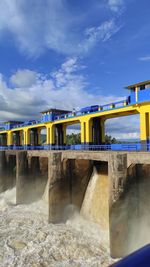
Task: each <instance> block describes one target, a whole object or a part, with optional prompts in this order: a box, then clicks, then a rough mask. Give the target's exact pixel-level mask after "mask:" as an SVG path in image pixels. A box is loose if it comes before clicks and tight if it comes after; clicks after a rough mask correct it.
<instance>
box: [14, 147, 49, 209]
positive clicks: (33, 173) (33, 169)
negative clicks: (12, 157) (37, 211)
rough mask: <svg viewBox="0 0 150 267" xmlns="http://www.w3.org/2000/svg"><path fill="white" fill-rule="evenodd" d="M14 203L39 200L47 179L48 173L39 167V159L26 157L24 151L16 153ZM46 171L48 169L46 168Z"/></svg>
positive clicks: (40, 164)
mask: <svg viewBox="0 0 150 267" xmlns="http://www.w3.org/2000/svg"><path fill="white" fill-rule="evenodd" d="M16 162H17V164H16V202H17V204H24V203H31V202H33V201H36V200H38V199H40V198H41V197H42V195H43V193H44V190H45V186H46V183H47V179H48V175H47V173H48V171H46V170H44V169H43V168H42V170H41V166H42V163H40V162H41V159H40V158H39V157H31V158H30V157H28V156H27V152H26V151H21V152H18V153H17V159H16ZM47 169H48V167H47Z"/></svg>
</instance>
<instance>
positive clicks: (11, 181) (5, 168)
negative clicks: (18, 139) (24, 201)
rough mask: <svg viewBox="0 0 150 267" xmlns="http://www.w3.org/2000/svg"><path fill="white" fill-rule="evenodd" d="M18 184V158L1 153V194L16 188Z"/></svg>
mask: <svg viewBox="0 0 150 267" xmlns="http://www.w3.org/2000/svg"><path fill="white" fill-rule="evenodd" d="M15 183H16V157H15V155H6V153H5V151H0V192H4V191H6V190H7V189H10V188H12V187H14V186H15Z"/></svg>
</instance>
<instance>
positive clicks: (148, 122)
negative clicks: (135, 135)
mask: <svg viewBox="0 0 150 267" xmlns="http://www.w3.org/2000/svg"><path fill="white" fill-rule="evenodd" d="M149 83H150V81H149ZM132 88H133V86H129V87H128V89H132ZM138 90H139V84H136V85H135V99H136V101H135V103H133V104H128V103H127V102H126V101H124V103H123V106H122V107H120V108H114V106H113V104H112V105H110V109H108V110H102V109H101V108H99V109H98V111H96V112H92V113H89V114H88V113H87V114H84V115H80V116H72V117H67V118H63V119H58V120H54V121H48V122H45V123H39V124H33V125H28V126H24V127H17V128H13V129H12V130H5V131H4V130H3V131H0V136H6V140H7V146H11V145H13V134H14V133H17V132H19V136H20V144H21V145H25V146H26V145H30V144H31V138H30V132H31V131H32V130H34V129H37V131H38V143H40V133H41V130H42V129H45V130H46V144H47V145H51V144H55V129H56V128H57V126H58V125H59V126H60V125H62V129H63V133H64V134H63V143H64V144H65V143H66V128H67V127H68V126H69V125H72V124H80V126H81V143H84V144H86V143H91V142H92V134H93V133H92V125H93V120H94V119H95V118H99V119H100V121H99V123H100V124H99V127H100V128H101V142H102V143H104V142H105V127H104V124H105V121H106V120H107V119H111V118H117V117H122V116H129V115H135V114H139V115H140V138H141V141H142V142H146V141H147V140H149V139H150V100H149V101H144V102H140V103H139V102H138ZM22 140H23V142H22Z"/></svg>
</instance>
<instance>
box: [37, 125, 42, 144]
mask: <svg viewBox="0 0 150 267" xmlns="http://www.w3.org/2000/svg"><path fill="white" fill-rule="evenodd" d="M37 130H38V133H37V134H38V145H39V146H40V145H41V129H40V128H38V129H37Z"/></svg>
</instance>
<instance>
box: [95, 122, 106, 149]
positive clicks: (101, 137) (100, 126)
mask: <svg viewBox="0 0 150 267" xmlns="http://www.w3.org/2000/svg"><path fill="white" fill-rule="evenodd" d="M92 134H93V136H92V143H93V144H94V145H101V144H103V143H105V129H104V119H101V118H98V117H96V118H93V131H92Z"/></svg>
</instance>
